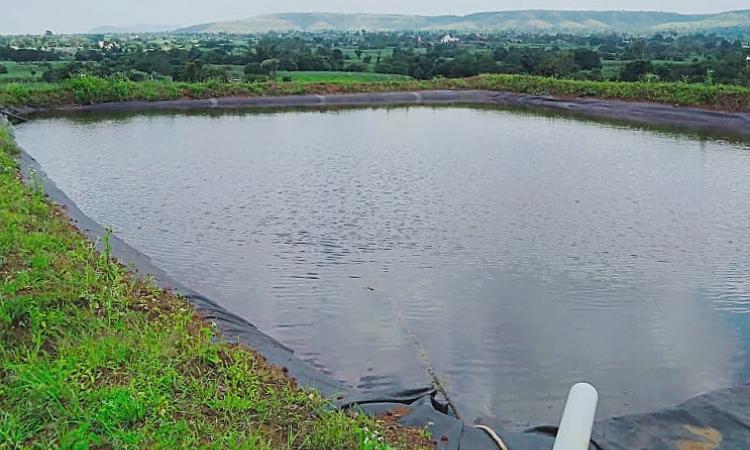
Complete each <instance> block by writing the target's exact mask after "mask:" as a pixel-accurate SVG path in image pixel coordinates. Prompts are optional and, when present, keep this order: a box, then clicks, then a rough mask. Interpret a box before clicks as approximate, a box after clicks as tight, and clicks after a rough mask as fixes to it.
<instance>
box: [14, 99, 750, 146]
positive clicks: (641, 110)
mask: <svg viewBox="0 0 750 450" xmlns="http://www.w3.org/2000/svg"><path fill="white" fill-rule="evenodd" d="M399 105H496V106H503V107H516V108H533V109H539V110H546V111H554V112H563V113H568V114H573V115H578V116H582V117H591V118H598V119H609V120H615V121H624V122H629V123H634V124H639V125H650V126H666V127H675V128H679V129H685V130H694V131H700V132H705V133H716V134H729V135H734V136H739V137H750V113H745V112H728V111H712V110H707V109H703V108H695V107H685V106H674V105H666V104H662V103H651V102H635V101H623V100H612V99H596V98H560V97H554V96H540V95H527V94H518V93H512V92H496V91H490V90H446V89H443V90H424V91H403V92H401V91H395V92H368V93H347V94H332V95H314V94H305V95H281V96H257V97H219V98H208V99H175V100H160V101H138V100H131V101H122V102H106V103H96V104H88V105H66V106H57V107H41V108H23V109H21V110H20V111H19V113H20V114H23V115H25V116H29V115H33V114H39V113H49V112H56V113H71V112H100V113H107V112H146V111H189V110H212V109H213V110H222V109H223V110H231V109H235V110H237V109H257V108H300V107H302V108H305V107H307V108H327V107H336V106H339V107H344V106H399Z"/></svg>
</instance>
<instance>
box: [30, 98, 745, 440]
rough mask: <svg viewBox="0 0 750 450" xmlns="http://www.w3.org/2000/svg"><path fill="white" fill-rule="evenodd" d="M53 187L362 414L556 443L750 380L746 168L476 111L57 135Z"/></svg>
mask: <svg viewBox="0 0 750 450" xmlns="http://www.w3.org/2000/svg"><path fill="white" fill-rule="evenodd" d="M16 137H17V140H18V142H19V144H20V145H21V147H23V148H24V149H25V150H26V151H27V152H28V153H30V154H31V155H32V156H33V157H34V158H36V159H37V160H38V161H39V163H40V164H41V166H42V167H43V168H44V170H45V171H46V172H47V173H48V175H49V176H50V178H52V179H53V180H54V181H55V182H56V183H57V184H58V186H59V187H60V188H61V189H62V190H63V191H64V192H65V193H66V194H67V195H68V196H69V197H70V198H71V199H72V200H73V201H75V202H76V203H77V205H78V206H79V207H80V208H81V209H82V210H83V212H84V213H86V214H87V215H89V216H90V217H92V218H93V219H94V220H96V221H97V222H99V223H101V224H103V225H105V226H111V227H112V228H113V230H114V232H115V233H116V234H117V235H118V236H120V237H121V238H123V239H124V240H125V241H127V242H128V243H129V244H131V245H132V246H133V247H135V248H137V249H138V250H140V251H141V252H143V253H144V254H146V255H147V256H149V257H150V258H151V259H152V260H153V261H154V263H155V264H156V265H157V266H159V267H161V268H162V269H164V270H166V271H167V272H168V273H169V274H171V275H172V276H173V277H174V278H175V279H177V280H178V281H180V282H181V283H183V284H185V285H186V286H188V287H190V288H192V289H195V290H196V291H198V292H200V293H202V294H204V295H206V296H208V297H210V298H212V299H213V300H215V301H217V302H218V303H220V304H221V305H222V306H224V307H226V308H227V309H228V310H229V311H232V312H234V313H235V314H238V315H241V316H242V317H244V318H246V319H247V320H248V321H250V322H252V323H253V324H255V325H257V326H258V327H259V328H260V329H261V330H263V331H264V332H266V333H268V334H269V335H271V336H272V337H274V338H276V339H278V340H279V341H281V342H283V343H284V344H286V345H287V346H289V347H291V348H292V349H294V350H295V352H296V354H297V355H298V356H299V357H301V358H302V359H303V360H305V361H307V362H309V363H310V364H311V365H313V366H314V367H316V368H318V369H320V370H321V371H325V372H327V373H329V374H331V375H332V376H333V377H334V378H336V379H339V380H342V381H344V382H345V383H347V384H349V385H351V386H354V387H356V388H358V389H360V390H362V391H377V390H381V389H385V388H400V387H415V386H421V385H426V384H429V383H430V382H431V381H432V379H431V376H430V375H429V373H434V374H436V375H437V376H438V377H439V378H440V380H441V382H442V384H443V385H444V387H445V389H446V391H447V392H448V393H449V395H450V398H451V399H452V400H453V402H454V403H455V405H456V407H457V409H458V411H459V412H460V413H461V415H462V417H463V418H464V419H465V420H467V421H472V420H474V419H476V418H482V419H483V420H484V421H485V422H487V423H490V424H496V425H500V426H505V427H511V428H517V429H520V428H524V427H526V426H528V425H538V424H542V423H550V424H554V423H556V421H557V420H558V418H559V415H560V413H561V411H562V407H563V403H564V398H565V396H566V394H567V389H568V388H569V387H570V385H571V384H572V383H574V382H577V381H582V380H585V381H588V382H591V383H593V384H594V385H595V386H596V387H597V388H598V389H599V391H600V408H599V412H598V417H600V418H603V417H607V416H610V415H620V414H626V413H631V412H641V411H648V410H652V409H655V408H659V407H662V406H668V405H671V404H674V403H678V402H681V401H683V400H686V399H687V398H689V397H691V396H693V395H696V394H699V393H702V392H705V391H708V390H711V389H716V388H721V387H727V386H731V385H735V384H739V383H744V382H747V381H750V357H749V355H748V352H750V314H748V313H750V145H748V144H747V143H741V142H733V141H728V140H720V139H719V140H716V139H709V138H706V137H701V136H698V135H684V134H675V133H670V132H665V131H657V130H648V129H636V128H630V127H627V126H622V125H616V124H608V123H601V122H591V121H581V120H578V119H573V118H564V117H559V116H549V115H538V114H531V113H528V112H518V111H508V110H502V109H496V108H470V107H437V108H436V107H408V108H407V107H398V108H363V109H341V110H306V111H299V110H297V111H262V112H258V111H256V112H225V113H221V114H213V113H212V114H193V113H191V114H185V113H181V114H177V113H175V114H165V113H162V114H140V115H91V114H89V115H82V116H64V117H63V116H58V117H47V118H39V119H36V120H33V121H31V122H29V123H27V124H24V125H20V126H18V127H17V128H16Z"/></svg>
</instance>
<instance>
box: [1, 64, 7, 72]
mask: <svg viewBox="0 0 750 450" xmlns="http://www.w3.org/2000/svg"><path fill="white" fill-rule="evenodd" d="M2 73H8V68H7V67H5V66H4V65H2V64H0V74H2Z"/></svg>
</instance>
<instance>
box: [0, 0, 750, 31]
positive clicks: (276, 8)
mask: <svg viewBox="0 0 750 450" xmlns="http://www.w3.org/2000/svg"><path fill="white" fill-rule="evenodd" d="M3 5H4V6H3ZM748 8H750V4H749V3H748V0H713V1H710V2H708V1H706V0H661V1H658V2H656V1H654V0H607V1H602V0H409V1H404V0H317V1H314V2H310V1H303V0H0V9H2V16H0V34H16V33H40V32H43V31H45V30H52V31H55V32H58V33H70V32H82V31H88V30H90V29H91V28H93V27H96V26H99V25H118V26H122V25H133V24H169V25H193V24H196V23H202V22H211V21H216V20H232V19H240V18H245V17H250V16H254V15H257V14H266V13H273V12H287V11H326V12H371V13H404V14H427V15H438V14H466V13H471V12H477V11H500V10H512V9H628V10H654V9H659V10H663V11H678V12H688V13H698V12H719V11H727V10H732V9H748Z"/></svg>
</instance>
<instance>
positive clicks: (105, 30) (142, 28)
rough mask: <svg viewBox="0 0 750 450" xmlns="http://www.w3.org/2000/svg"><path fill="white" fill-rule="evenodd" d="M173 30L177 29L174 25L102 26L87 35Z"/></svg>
mask: <svg viewBox="0 0 750 450" xmlns="http://www.w3.org/2000/svg"><path fill="white" fill-rule="evenodd" d="M175 28H177V27H176V26H175V25H128V26H124V27H116V26H110V25H104V26H100V27H96V28H92V29H91V30H90V31H89V32H88V34H126V33H158V32H162V31H170V30H174V29H175Z"/></svg>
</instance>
